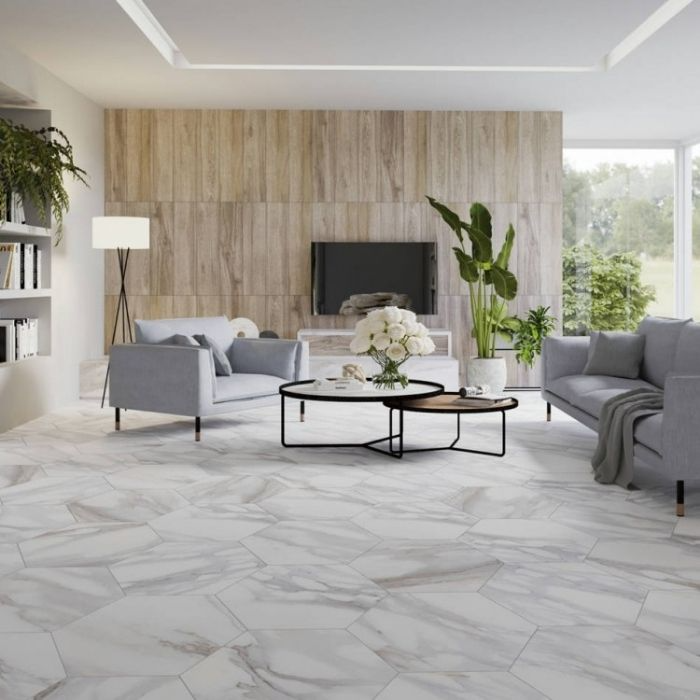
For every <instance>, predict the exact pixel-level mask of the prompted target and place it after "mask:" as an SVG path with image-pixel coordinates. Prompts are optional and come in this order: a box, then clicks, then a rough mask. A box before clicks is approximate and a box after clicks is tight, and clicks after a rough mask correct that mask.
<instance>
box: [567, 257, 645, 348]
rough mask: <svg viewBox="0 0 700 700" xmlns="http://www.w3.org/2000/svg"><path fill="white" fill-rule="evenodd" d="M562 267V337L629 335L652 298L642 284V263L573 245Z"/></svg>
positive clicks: (641, 317)
mask: <svg viewBox="0 0 700 700" xmlns="http://www.w3.org/2000/svg"><path fill="white" fill-rule="evenodd" d="M563 263H564V264H563V267H564V290H563V291H564V333H565V334H566V335H588V334H589V333H590V331H592V330H605V331H632V330H634V329H635V328H636V327H637V326H638V325H639V322H640V321H641V320H642V319H643V318H644V316H645V315H646V309H647V306H648V305H649V303H650V302H651V301H653V300H654V298H655V296H656V293H655V291H654V288H653V287H650V286H647V285H643V284H642V280H641V273H642V263H641V260H640V259H639V257H638V256H637V255H635V254H634V253H618V254H615V255H604V254H603V253H601V252H600V251H599V250H597V249H596V248H594V247H593V246H591V245H588V244H584V245H576V246H572V247H571V248H566V249H565V250H564V255H563Z"/></svg>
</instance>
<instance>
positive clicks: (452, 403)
mask: <svg viewBox="0 0 700 700" xmlns="http://www.w3.org/2000/svg"><path fill="white" fill-rule="evenodd" d="M459 398H460V396H459V394H458V393H457V392H456V391H445V392H442V393H441V394H439V395H433V396H430V397H421V398H416V399H407V400H404V401H395V400H394V399H387V400H386V401H384V405H385V406H386V407H387V408H388V409H389V425H390V426H393V422H394V421H393V414H394V411H398V412H399V426H400V429H399V435H400V440H401V443H400V451H401V453H402V454H403V453H404V452H432V451H433V450H456V451H457V452H471V453H473V454H479V455H492V456H494V457H503V455H505V453H506V412H507V411H512V410H513V409H514V408H517V407H518V400H517V399H514V398H512V397H509V398H508V400H507V401H503V402H499V403H496V404H493V405H482V406H479V405H472V404H471V403H469V404H468V403H464V404H460V403H457V400H458V399H459ZM405 411H408V412H409V413H432V414H449V415H456V416H457V436H456V437H455V439H454V440H453V441H452V442H451V443H450V444H449V445H443V446H441V447H415V448H410V449H405V448H404V447H403V432H404V430H403V414H404V412H405ZM471 413H474V414H479V413H500V414H501V450H500V452H493V451H489V450H475V449H471V448H467V447H457V446H456V445H457V443H458V442H459V441H460V439H461V436H462V423H461V420H462V416H463V415H466V414H471ZM389 432H390V433H392V432H393V430H391V429H390V431H389ZM390 446H391V445H390Z"/></svg>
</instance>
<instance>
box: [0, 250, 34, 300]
mask: <svg viewBox="0 0 700 700" xmlns="http://www.w3.org/2000/svg"><path fill="white" fill-rule="evenodd" d="M0 289H41V250H39V247H38V246H37V245H36V244H34V243H5V242H0Z"/></svg>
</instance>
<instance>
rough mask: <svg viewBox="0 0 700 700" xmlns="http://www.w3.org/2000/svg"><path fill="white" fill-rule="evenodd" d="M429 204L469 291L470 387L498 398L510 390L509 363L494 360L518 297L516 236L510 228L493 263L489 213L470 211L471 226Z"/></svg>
mask: <svg viewBox="0 0 700 700" xmlns="http://www.w3.org/2000/svg"><path fill="white" fill-rule="evenodd" d="M427 199H428V201H429V202H430V206H432V207H433V209H435V210H436V211H437V212H438V213H439V214H440V216H441V217H442V219H443V221H444V222H445V223H446V224H447V225H448V226H449V227H450V229H452V231H453V233H454V234H455V236H456V237H457V242H458V245H456V246H454V247H453V248H452V250H453V251H454V254H455V258H456V259H457V263H458V265H459V274H460V276H461V278H462V279H463V280H464V281H465V282H466V283H467V286H468V287H469V305H470V309H471V318H472V336H473V337H474V340H475V343H476V357H471V358H469V359H468V361H467V382H468V384H469V385H470V386H483V385H488V386H489V388H490V389H491V391H493V392H496V393H499V392H501V391H503V389H504V387H505V384H506V362H505V358H503V357H496V337H497V335H498V333H499V332H500V331H501V329H502V328H503V322H504V320H505V319H506V317H507V313H508V302H509V301H511V300H512V299H514V298H515V296H516V294H517V292H518V281H517V279H516V278H515V275H514V274H513V273H512V272H510V270H508V264H509V261H510V255H511V252H512V250H513V243H514V242H515V230H514V229H513V225H512V224H509V225H508V229H507V231H506V235H505V240H504V242H503V245H502V246H501V249H500V251H499V252H498V254H497V255H496V257H494V250H493V240H492V239H493V231H492V227H491V213H490V212H489V210H488V209H487V208H486V207H485V206H484V205H483V204H481V203H480V202H475V203H474V204H472V205H471V208H470V210H469V218H470V221H469V222H466V221H462V219H461V217H460V216H459V215H458V214H457V213H456V212H454V211H452V210H451V209H449V208H448V207H447V206H445V205H444V204H442V203H441V202H438V201H437V200H436V199H435V198H433V197H428V198H427Z"/></svg>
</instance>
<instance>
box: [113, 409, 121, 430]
mask: <svg viewBox="0 0 700 700" xmlns="http://www.w3.org/2000/svg"><path fill="white" fill-rule="evenodd" d="M114 429H115V430H121V429H122V422H121V416H120V415H119V409H118V408H115V409H114Z"/></svg>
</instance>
